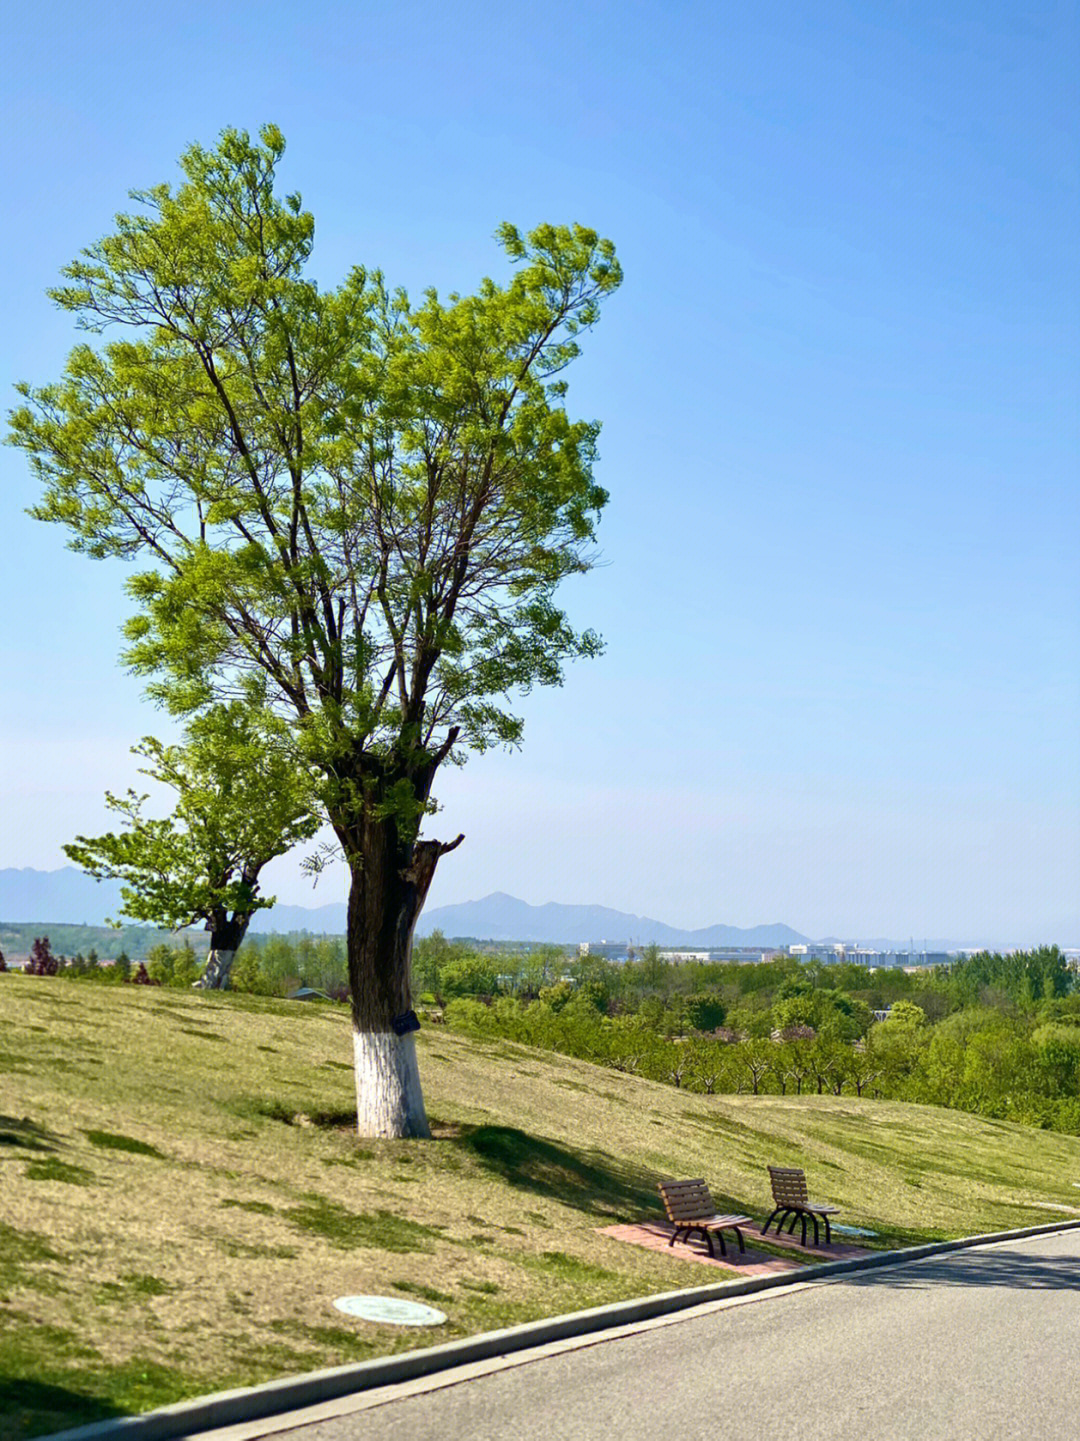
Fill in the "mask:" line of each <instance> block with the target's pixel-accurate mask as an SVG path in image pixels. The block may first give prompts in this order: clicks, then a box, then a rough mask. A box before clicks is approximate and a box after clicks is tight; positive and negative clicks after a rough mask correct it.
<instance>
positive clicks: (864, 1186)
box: [0, 974, 1080, 1441]
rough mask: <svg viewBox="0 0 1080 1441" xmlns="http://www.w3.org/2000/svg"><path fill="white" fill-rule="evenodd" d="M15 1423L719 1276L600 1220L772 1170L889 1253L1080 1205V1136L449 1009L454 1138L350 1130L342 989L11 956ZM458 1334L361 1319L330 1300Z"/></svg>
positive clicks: (440, 1070)
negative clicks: (165, 983) (674, 1074)
mask: <svg viewBox="0 0 1080 1441" xmlns="http://www.w3.org/2000/svg"><path fill="white" fill-rule="evenodd" d="M0 1017H2V1025H0V1143H2V1144H0V1197H2V1201H0V1418H4V1419H0V1436H2V1437H3V1438H4V1441H11V1438H19V1437H24V1436H30V1435H35V1434H41V1433H43V1432H48V1431H53V1430H59V1429H60V1428H61V1427H65V1426H70V1425H77V1424H80V1423H81V1422H84V1421H88V1420H94V1419H98V1418H100V1417H105V1416H110V1415H119V1414H125V1413H128V1412H132V1411H139V1410H144V1409H147V1408H150V1407H153V1406H157V1405H163V1404H166V1403H168V1402H170V1401H174V1400H179V1399H181V1398H183V1397H186V1396H192V1395H198V1394H201V1393H204V1392H207V1391H212V1390H218V1389H222V1388H225V1387H229V1386H238V1385H246V1384H253V1383H255V1382H258V1381H262V1380H267V1379H269V1378H271V1377H274V1376H280V1375H284V1374H289V1373H295V1372H302V1371H308V1370H313V1369H315V1368H317V1367H320V1366H326V1365H340V1364H342V1363H344V1362H347V1361H352V1360H360V1359H364V1358H366V1357H369V1356H374V1355H380V1354H387V1353H389V1352H391V1351H394V1350H399V1349H404V1348H407V1347H415V1346H423V1345H430V1344H432V1343H433V1341H435V1340H448V1339H451V1338H453V1337H455V1336H463V1335H468V1334H472V1333H474V1332H477V1331H482V1330H489V1329H492V1328H494V1327H498V1326H503V1325H512V1324H515V1323H517V1322H520V1321H524V1320H528V1319H531V1318H535V1317H538V1316H542V1315H550V1314H553V1313H557V1312H562V1311H569V1310H576V1309H579V1308H581V1307H585V1306H590V1305H597V1304H601V1303H603V1302H606V1301H612V1300H617V1299H620V1298H623V1297H629V1296H634V1295H642V1294H645V1293H648V1292H651V1291H662V1290H673V1289H677V1288H679V1287H681V1286H692V1285H700V1284H703V1283H704V1282H705V1281H706V1280H709V1279H714V1278H718V1273H712V1274H706V1273H703V1272H702V1271H701V1270H700V1269H698V1268H696V1267H691V1266H688V1265H687V1263H686V1262H685V1261H680V1260H679V1258H678V1257H677V1255H675V1254H670V1255H668V1254H665V1255H660V1254H656V1253H652V1252H648V1251H645V1250H641V1249H639V1248H637V1247H633V1246H628V1245H626V1244H625V1243H621V1242H618V1241H615V1240H613V1239H611V1238H609V1237H606V1236H602V1235H599V1234H597V1232H598V1228H600V1227H603V1226H606V1225H610V1224H612V1223H613V1222H615V1221H620V1220H630V1219H638V1218H643V1217H646V1216H650V1215H657V1214H658V1211H659V1207H658V1201H657V1198H656V1182H657V1180H658V1179H659V1178H661V1177H663V1176H670V1175H687V1176H689V1175H704V1176H706V1177H707V1178H708V1180H709V1182H710V1184H711V1185H712V1188H713V1192H714V1195H715V1196H716V1198H717V1201H718V1203H719V1204H721V1205H722V1206H728V1205H730V1206H732V1207H734V1208H738V1209H743V1210H746V1211H749V1212H750V1213H751V1214H756V1215H759V1216H763V1215H764V1214H766V1213H767V1211H768V1209H769V1197H768V1178H767V1175H766V1172H765V1164H766V1162H767V1161H779V1162H789V1163H796V1164H801V1165H804V1166H805V1167H806V1169H807V1172H808V1174H809V1176H810V1179H811V1185H812V1189H813V1190H814V1191H815V1192H816V1193H819V1194H822V1195H823V1196H824V1197H825V1198H826V1199H829V1200H832V1201H835V1202H836V1203H838V1204H839V1205H840V1206H842V1207H843V1211H844V1214H843V1217H842V1219H843V1220H844V1221H846V1222H849V1223H852V1224H855V1225H861V1226H867V1227H869V1228H872V1229H873V1230H875V1231H877V1232H879V1244H896V1243H905V1242H914V1241H918V1240H922V1239H929V1238H931V1237H940V1236H946V1235H960V1234H965V1233H968V1232H971V1231H976V1230H980V1229H987V1230H992V1229H1002V1228H1005V1227H1009V1226H1014V1225H1032V1224H1037V1223H1039V1222H1042V1221H1047V1220H1051V1219H1054V1218H1055V1217H1066V1216H1068V1215H1069V1214H1070V1212H1072V1213H1076V1211H1077V1209H1078V1208H1080V1191H1078V1190H1076V1189H1075V1188H1074V1186H1073V1183H1074V1182H1075V1181H1078V1180H1080V1138H1077V1137H1070V1136H1063V1135H1059V1134H1053V1133H1049V1132H1042V1131H1036V1130H1031V1129H1026V1128H1024V1127H1020V1126H1016V1125H1011V1124H1007V1123H1004V1122H992V1121H985V1120H981V1119H979V1118H978V1117H975V1116H971V1115H967V1114H963V1113H960V1112H952V1111H943V1110H937V1109H934V1108H930V1107H920V1106H910V1105H903V1104H899V1103H893V1102H883V1101H865V1100H855V1099H853V1098H849V1097H843V1098H835V1097H818V1096H803V1097H791V1096H789V1097H777V1096H761V1097H751V1096H701V1095H689V1094H686V1093H683V1092H680V1091H678V1090H675V1089H673V1088H671V1087H668V1086H663V1085H660V1084H657V1083H653V1082H649V1081H643V1080H640V1079H638V1078H635V1077H630V1076H624V1075H621V1074H619V1073H617V1072H613V1071H609V1070H600V1069H597V1068H596V1067H593V1066H591V1065H589V1064H587V1063H585V1062H580V1061H573V1060H569V1059H566V1058H563V1057H560V1056H556V1055H552V1054H550V1053H547V1052H539V1051H533V1050H529V1049H527V1048H525V1047H522V1046H517V1045H514V1044H510V1043H505V1042H498V1043H492V1044H485V1043H481V1042H477V1041H473V1040H469V1039H466V1038H464V1037H461V1036H457V1035H454V1034H452V1033H448V1032H446V1031H443V1030H441V1029H439V1028H437V1027H428V1028H426V1029H425V1030H424V1031H422V1032H421V1034H420V1037H419V1045H420V1051H421V1066H422V1073H423V1077H424V1085H425V1094H426V1097H427V1101H428V1107H429V1111H430V1114H431V1118H432V1123H433V1128H434V1131H435V1139H434V1140H432V1141H412V1142H370V1141H358V1140H357V1139H356V1138H355V1136H354V1135H353V1134H352V1132H351V1129H350V1119H351V1111H352V1107H353V1089H352V1088H353V1081H352V1071H351V1067H350V1064H349V1062H350V1054H351V1044H350V1037H349V1021H348V1015H347V1012H346V1011H345V1009H344V1008H341V1007H329V1006H317V1007H310V1006H305V1005H301V1004H297V1003H290V1002H287V1001H278V1000H267V999H260V998H255V997H247V996H235V995H215V994H213V993H208V994H203V993H196V992H192V993H190V994H186V993H183V992H171V991H161V990H153V989H148V988H142V987H124V988H121V989H116V990H113V989H108V988H104V987H96V986H72V985H65V984H63V983H62V982H57V981H56V980H51V979H47V978H37V977H27V976H21V975H10V974H9V975H2V974H0ZM361 1292H369V1293H377V1294H385V1295H395V1294H397V1295H401V1296H402V1297H414V1298H416V1299H420V1300H430V1301H432V1302H433V1303H434V1304H436V1305H438V1306H439V1307H440V1309H442V1310H443V1311H445V1312H446V1313H447V1316H448V1318H449V1321H448V1324H447V1325H446V1326H445V1327H442V1328H440V1329H439V1331H438V1332H432V1331H422V1330H416V1331H401V1330H397V1329H394V1328H391V1327H384V1326H379V1325H375V1324H371V1323H365V1322H360V1321H350V1320H347V1319H346V1318H345V1317H343V1316H342V1315H341V1314H340V1313H339V1312H337V1311H335V1310H334V1309H333V1306H332V1304H331V1303H332V1301H333V1299H334V1298H335V1297H336V1296H342V1295H350V1294H356V1293H361Z"/></svg>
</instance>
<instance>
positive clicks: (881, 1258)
mask: <svg viewBox="0 0 1080 1441" xmlns="http://www.w3.org/2000/svg"><path fill="white" fill-rule="evenodd" d="M1076 1229H1080V1220H1072V1221H1049V1222H1047V1223H1046V1224H1044V1225H1041V1226H1028V1227H1025V1228H1023V1229H1021V1230H1015V1231H996V1232H992V1233H990V1234H989V1235H981V1236H962V1237H960V1238H959V1239H958V1240H955V1241H932V1242H930V1243H929V1244H927V1245H925V1246H912V1247H909V1248H908V1249H906V1250H902V1251H877V1252H875V1253H874V1254H872V1255H870V1256H856V1257H852V1258H850V1259H848V1260H843V1261H823V1262H821V1263H820V1264H819V1265H806V1266H799V1267H797V1268H796V1269H795V1270H792V1271H787V1272H783V1273H779V1274H774V1275H771V1276H748V1277H746V1278H745V1279H744V1280H735V1281H718V1282H714V1283H713V1284H712V1285H711V1286H695V1287H693V1288H692V1289H690V1290H687V1291H665V1292H662V1293H660V1294H658V1295H655V1296H642V1297H639V1298H638V1299H637V1300H632V1301H616V1302H614V1303H612V1304H611V1305H609V1306H595V1307H593V1308H592V1309H591V1310H588V1311H573V1312H571V1313H570V1314H568V1315H566V1316H549V1317H546V1318H545V1319H544V1320H542V1321H528V1322H526V1323H525V1324H524V1325H522V1326H512V1327H508V1328H507V1329H505V1330H502V1331H485V1332H483V1333H482V1334H480V1335H479V1336H469V1337H466V1339H465V1340H463V1341H448V1342H446V1343H445V1344H444V1345H442V1346H428V1347H425V1348H424V1349H423V1350H418V1351H406V1352H403V1353H402V1354H401V1355H398V1356H386V1357H379V1358H376V1359H375V1360H373V1361H358V1362H356V1363H354V1364H353V1365H351V1366H334V1367H332V1368H329V1369H327V1370H324V1371H311V1372H308V1374H307V1375H304V1376H288V1377H284V1378H282V1379H281V1380H280V1381H268V1382H265V1383H264V1384H263V1385H261V1386H251V1387H247V1388H244V1389H242V1390H237V1391H218V1392H215V1393H214V1394H213V1395H211V1396H200V1397H198V1398H196V1400H194V1401H179V1402H177V1403H176V1405H174V1406H163V1407H161V1408H160V1409H159V1410H157V1411H147V1412H144V1414H143V1415H141V1416H121V1417H118V1418H116V1419H114V1420H109V1421H95V1422H92V1423H91V1424H90V1425H88V1426H77V1427H75V1428H74V1429H72V1430H68V1431H56V1432H54V1433H53V1434H52V1435H51V1436H47V1437H42V1438H39V1441H169V1438H172V1437H177V1436H188V1435H192V1434H194V1433H197V1432H199V1431H210V1430H214V1429H216V1428H217V1427H220V1426H231V1425H235V1424H237V1423H238V1422H243V1421H256V1420H259V1419H261V1418H262V1417H265V1416H275V1415H277V1414H279V1413H280V1412H283V1411H296V1410H300V1409H301V1408H302V1407H305V1406H313V1405H316V1404H317V1403H318V1402H320V1401H331V1400H334V1399H336V1398H337V1397H340V1396H346V1395H349V1394H351V1393H355V1392H359V1391H370V1390H373V1389H374V1388H375V1387H378V1386H392V1385H395V1384H396V1383H398V1382H401V1381H411V1380H414V1379H415V1378H416V1377H419V1376H428V1375H433V1374H435V1373H437V1372H439V1371H447V1370H450V1369H452V1368H453V1367H455V1366H464V1365H467V1364H469V1363H470V1362H476V1361H486V1360H489V1359H490V1358H491V1357H493V1356H504V1355H507V1354H509V1353H512V1352H514V1351H524V1350H528V1349H530V1348H532V1347H534V1346H544V1345H546V1344H548V1343H549V1342H552V1341H562V1340H565V1339H566V1338H567V1337H570V1336H584V1335H589V1334H590V1333H593V1332H597V1331H606V1330H609V1329H611V1328H613V1327H616V1326H626V1325H632V1324H633V1323H634V1322H636V1321H649V1320H652V1319H653V1318H654V1317H656V1316H662V1315H665V1314H668V1313H671V1312H674V1311H684V1310H688V1309H689V1308H691V1307H693V1306H701V1305H703V1304H705V1303H707V1302H710V1301H724V1300H727V1299H728V1298H729V1297H733V1296H746V1295H750V1294H752V1293H753V1292H755V1291H768V1290H772V1289H774V1288H777V1287H783V1286H790V1285H792V1284H800V1285H805V1284H806V1283H807V1282H815V1281H818V1280H821V1279H823V1278H825V1277H829V1276H841V1275H846V1274H849V1273H851V1272H852V1271H869V1270H874V1269H877V1268H879V1267H884V1266H898V1265H901V1264H903V1263H904V1262H907V1261H920V1260H922V1259H923V1258H924V1257H927V1256H938V1255H942V1254H944V1253H946V1252H948V1251H961V1250H966V1249H968V1248H970V1247H972V1246H987V1245H992V1244H994V1243H995V1242H1001V1241H1019V1240H1024V1239H1026V1238H1027V1237H1029V1236H1047V1235H1053V1234H1056V1233H1057V1232H1059V1231H1071V1230H1076Z"/></svg>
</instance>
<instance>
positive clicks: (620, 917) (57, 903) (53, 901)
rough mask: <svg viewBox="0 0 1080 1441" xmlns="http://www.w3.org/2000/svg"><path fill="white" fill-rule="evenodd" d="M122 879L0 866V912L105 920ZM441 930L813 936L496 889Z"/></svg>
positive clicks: (426, 920)
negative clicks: (655, 916) (672, 920)
mask: <svg viewBox="0 0 1080 1441" xmlns="http://www.w3.org/2000/svg"><path fill="white" fill-rule="evenodd" d="M120 904H121V901H120V883H119V882H118V881H95V880H93V879H92V878H91V877H90V876H87V875H85V874H84V873H83V872H82V871H80V870H77V869H76V868H75V867H74V866H64V867H63V868H62V869H60V870H58V871H36V870H31V869H25V870H0V920H4V921H9V922H23V923H40V924H41V925H48V924H50V923H51V924H53V925H64V924H67V925H87V926H100V925H104V923H105V918H106V916H113V917H115V916H116V915H117V913H118V911H119V909H120ZM251 928H252V930H253V931H312V932H314V933H316V934H327V935H341V934H344V931H345V905H344V902H341V901H338V902H334V903H332V904H330V905H326V906H286V905H277V906H274V907H273V909H272V910H269V911H259V913H258V914H257V915H256V917H255V919H254V920H253V921H252V925H251ZM434 930H440V931H442V933H443V934H444V935H446V936H471V937H473V938H474V939H476V940H483V941H533V942H546V943H550V944H553V945H568V944H577V943H579V942H581V941H590V942H593V943H598V942H600V941H609V942H617V941H630V940H632V941H633V942H634V943H635V945H649V944H650V943H651V942H654V941H655V942H656V944H657V945H661V946H686V947H689V948H691V949H694V950H706V949H708V948H709V947H710V946H761V947H763V948H766V949H767V948H770V947H773V946H788V945H798V944H800V943H804V942H806V941H807V940H808V937H806V936H804V935H801V934H800V933H799V932H798V931H794V930H792V928H791V927H790V926H785V925H779V924H777V925H770V926H751V927H750V928H748V929H741V928H740V927H738V926H720V925H717V926H706V927H704V928H702V929H700V930H682V929H680V928H679V927H677V926H669V925H667V924H666V923H665V922H663V921H655V920H652V919H651V918H650V917H648V916H635V915H630V914H628V913H627V912H625V911H615V910H612V909H611V908H610V907H608V906H564V905H559V904H558V903H557V902H554V901H549V902H548V904H547V905H544V906H530V905H529V904H527V902H525V901H519V900H518V899H517V898H516V897H515V896H508V895H505V894H504V893H503V892H502V891H495V892H494V893H493V894H492V895H490V896H485V897H484V898H483V900H479V901H465V902H463V903H462V904H460V905H454V906H436V907H434V909H432V910H430V911H425V912H424V913H423V914H422V915H421V917H420V921H419V924H418V925H417V932H418V934H420V935H430V934H431V932H432V931H434Z"/></svg>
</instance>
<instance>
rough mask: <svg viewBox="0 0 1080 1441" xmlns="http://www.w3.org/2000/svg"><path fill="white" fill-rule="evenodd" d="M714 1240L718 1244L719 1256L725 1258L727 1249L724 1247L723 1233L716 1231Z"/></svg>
mask: <svg viewBox="0 0 1080 1441" xmlns="http://www.w3.org/2000/svg"><path fill="white" fill-rule="evenodd" d="M716 1239H717V1240H718V1241H719V1242H720V1254H721V1256H726V1255H727V1247H726V1246H725V1245H724V1233H723V1231H717V1233H716Z"/></svg>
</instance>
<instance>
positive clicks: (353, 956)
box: [346, 819, 463, 1137]
mask: <svg viewBox="0 0 1080 1441" xmlns="http://www.w3.org/2000/svg"><path fill="white" fill-rule="evenodd" d="M357 839H358V840H359V842H360V844H359V845H358V846H356V848H355V849H354V850H353V858H352V859H351V860H350V872H351V882H350V886H349V908H348V931H347V937H346V939H347V943H348V953H349V989H350V992H351V996H352V1019H353V1068H354V1071H355V1076H356V1129H357V1133H358V1134H359V1135H361V1136H366V1137H404V1136H430V1135H431V1130H430V1127H429V1126H428V1119H427V1113H426V1111H425V1110H424V1097H423V1093H422V1091H421V1088H420V1072H419V1068H418V1065H417V1059H416V1038H415V1036H414V1035H413V1034H412V1033H411V1031H412V1030H415V1029H417V1023H416V1018H415V1014H414V1013H413V1010H412V985H411V975H410V971H411V964H412V940H413V930H414V928H415V926H416V920H417V917H418V916H419V914H420V911H421V909H422V908H423V905H424V901H425V900H426V898H427V893H428V889H429V887H430V885H431V881H432V877H433V876H434V874H435V867H436V865H437V864H438V861H439V857H440V856H442V855H444V854H445V853H446V851H448V850H452V849H453V847H454V846H455V845H458V844H459V843H460V841H461V840H462V839H463V838H462V837H458V840H457V841H454V842H452V843H451V844H450V845H443V844H442V843H441V842H439V841H417V842H416V843H415V844H412V845H402V844H401V842H400V840H399V835H398V829H397V826H396V824H395V822H394V821H393V819H388V820H374V819H371V820H367V819H366V820H365V821H364V822H363V823H362V826H361V827H360V829H359V834H358V836H357Z"/></svg>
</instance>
